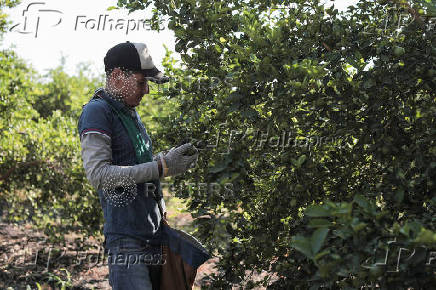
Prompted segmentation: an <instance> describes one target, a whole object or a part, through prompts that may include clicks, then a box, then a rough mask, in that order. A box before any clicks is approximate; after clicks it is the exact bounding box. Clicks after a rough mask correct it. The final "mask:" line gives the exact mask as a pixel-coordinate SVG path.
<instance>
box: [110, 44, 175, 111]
mask: <svg viewBox="0 0 436 290" xmlns="http://www.w3.org/2000/svg"><path fill="white" fill-rule="evenodd" d="M104 65H105V70H106V87H107V89H108V90H109V92H110V93H112V94H114V95H115V96H118V97H119V98H120V99H122V100H124V102H125V103H126V104H127V105H129V106H132V107H135V106H137V105H139V102H140V101H141V98H142V97H143V95H144V94H148V92H149V88H148V83H147V80H150V81H152V82H155V83H159V84H161V83H165V82H168V81H169V78H168V77H166V76H164V75H163V73H162V72H160V71H159V70H158V69H157V68H156V66H155V65H154V63H153V60H152V58H151V56H150V51H149V50H148V49H147V46H146V45H145V44H144V43H130V42H125V43H120V44H117V45H116V46H114V47H112V48H111V49H109V50H108V52H107V53H106V56H105V58H104Z"/></svg>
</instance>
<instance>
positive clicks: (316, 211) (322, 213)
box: [304, 205, 331, 217]
mask: <svg viewBox="0 0 436 290" xmlns="http://www.w3.org/2000/svg"><path fill="white" fill-rule="evenodd" d="M304 214H305V215H307V216H310V217H328V216H331V213H330V211H329V210H327V209H326V208H324V207H323V206H322V205H311V206H309V207H308V208H306V210H305V211H304Z"/></svg>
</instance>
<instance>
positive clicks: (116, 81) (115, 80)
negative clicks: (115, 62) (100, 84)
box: [106, 67, 149, 107]
mask: <svg viewBox="0 0 436 290" xmlns="http://www.w3.org/2000/svg"><path fill="white" fill-rule="evenodd" d="M106 88H107V90H108V91H109V92H110V93H111V94H113V95H114V96H116V97H118V98H119V99H120V100H123V101H124V103H125V104H126V105H128V106H130V107H136V106H138V105H139V103H140V102H141V100H142V97H143V96H144V95H145V94H148V93H149V87H148V81H147V79H146V77H145V75H144V73H142V72H132V71H128V70H121V69H120V68H118V67H117V68H114V69H113V70H111V71H109V72H107V73H106Z"/></svg>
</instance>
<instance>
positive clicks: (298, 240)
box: [291, 235, 313, 259]
mask: <svg viewBox="0 0 436 290" xmlns="http://www.w3.org/2000/svg"><path fill="white" fill-rule="evenodd" d="M291 246H292V247H293V248H295V249H296V250H297V251H299V252H301V253H303V254H304V255H305V256H306V257H308V258H309V259H312V258H313V253H312V248H311V241H310V239H308V238H305V237H303V236H301V235H297V236H294V237H293V238H292V242H291Z"/></svg>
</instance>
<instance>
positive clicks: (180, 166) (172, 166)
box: [163, 143, 198, 176]
mask: <svg viewBox="0 0 436 290" xmlns="http://www.w3.org/2000/svg"><path fill="white" fill-rule="evenodd" d="M163 158H164V160H165V163H166V165H167V168H168V172H167V174H166V175H165V176H171V175H177V174H181V173H183V172H185V171H186V170H188V169H189V168H191V167H193V166H195V164H196V162H197V159H198V150H197V149H196V148H195V147H194V146H193V145H192V144H191V143H186V144H183V145H182V146H179V147H177V148H176V147H173V148H171V149H170V151H168V153H166V154H165V155H164V156H163Z"/></svg>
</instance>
